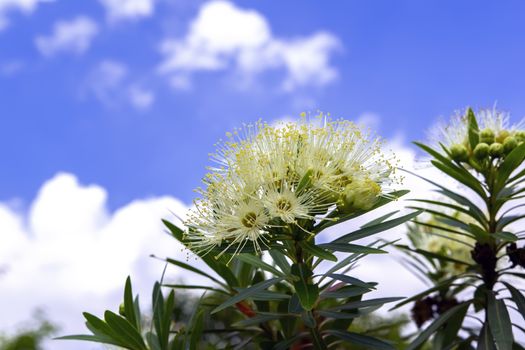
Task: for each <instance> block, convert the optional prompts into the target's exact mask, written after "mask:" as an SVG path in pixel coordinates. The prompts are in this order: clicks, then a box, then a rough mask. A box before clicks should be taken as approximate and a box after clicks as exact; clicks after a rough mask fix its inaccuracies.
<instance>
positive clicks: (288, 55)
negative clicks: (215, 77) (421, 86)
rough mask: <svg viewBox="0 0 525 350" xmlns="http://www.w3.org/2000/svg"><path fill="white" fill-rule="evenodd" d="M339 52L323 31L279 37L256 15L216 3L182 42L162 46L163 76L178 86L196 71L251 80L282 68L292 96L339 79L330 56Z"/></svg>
mask: <svg viewBox="0 0 525 350" xmlns="http://www.w3.org/2000/svg"><path fill="white" fill-rule="evenodd" d="M339 48H340V42H339V40H338V39H337V38H336V37H335V36H334V35H332V34H330V33H328V32H324V31H321V32H318V33H315V34H313V35H311V36H308V37H302V38H294V39H283V38H279V37H276V36H274V35H273V34H272V32H271V29H270V25H269V24H268V21H267V20H266V18H265V17H264V16H263V15H261V14H260V13H258V12H257V11H255V10H246V9H242V8H239V7H237V6H235V5H234V4H233V3H231V2H228V1H224V0H214V1H210V2H207V3H205V4H204V5H203V6H202V7H201V9H200V11H199V13H198V15H197V17H196V18H195V19H194V20H193V21H192V22H191V24H190V27H189V30H188V33H187V34H186V36H185V37H184V38H178V39H165V40H163V41H162V43H161V52H162V54H163V55H164V59H163V61H162V63H161V64H160V66H159V71H160V72H161V73H164V74H167V75H169V76H170V77H172V81H173V77H175V78H176V80H175V81H176V82H178V81H180V79H178V77H184V78H186V79H188V77H189V75H190V74H191V73H193V72H197V71H220V70H226V69H229V68H234V69H236V70H237V71H238V72H239V73H241V74H242V75H244V76H246V77H252V76H254V75H256V74H258V73H261V72H263V71H266V70H269V69H284V70H285V71H286V77H285V79H284V82H283V85H282V87H283V89H285V90H288V91H290V90H294V89H295V88H298V87H301V86H307V85H310V86H323V85H326V84H328V83H330V82H332V81H333V80H335V79H336V78H337V75H338V74H337V70H336V69H335V68H334V67H332V66H331V65H330V57H331V55H332V53H333V52H334V51H335V50H337V49H339ZM178 86H179V85H178V84H177V85H175V87H178ZM182 86H183V87H187V84H183V85H182Z"/></svg>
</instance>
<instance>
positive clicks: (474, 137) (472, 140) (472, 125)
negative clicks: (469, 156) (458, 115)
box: [467, 107, 479, 150]
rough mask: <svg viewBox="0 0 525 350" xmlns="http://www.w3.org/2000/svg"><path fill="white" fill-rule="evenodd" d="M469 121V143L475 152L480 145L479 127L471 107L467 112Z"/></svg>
mask: <svg viewBox="0 0 525 350" xmlns="http://www.w3.org/2000/svg"><path fill="white" fill-rule="evenodd" d="M467 120H468V141H469V144H470V149H471V150H473V149H474V148H476V146H477V145H478V143H479V126H478V122H477V120H476V115H475V114H474V111H473V110H472V108H470V107H469V109H468V110H467Z"/></svg>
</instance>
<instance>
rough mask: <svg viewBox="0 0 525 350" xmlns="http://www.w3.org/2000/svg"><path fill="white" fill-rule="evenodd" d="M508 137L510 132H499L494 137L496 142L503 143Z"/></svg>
mask: <svg viewBox="0 0 525 350" xmlns="http://www.w3.org/2000/svg"><path fill="white" fill-rule="evenodd" d="M509 136H510V132H508V131H507V130H501V131H500V132H499V133H498V135H497V136H496V142H499V143H503V141H505V139H506V138H507V137H509Z"/></svg>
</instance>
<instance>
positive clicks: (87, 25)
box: [35, 16, 98, 57]
mask: <svg viewBox="0 0 525 350" xmlns="http://www.w3.org/2000/svg"><path fill="white" fill-rule="evenodd" d="M97 33H98V26H97V24H96V23H95V22H94V21H93V20H92V19H90V18H89V17H85V16H79V17H76V18H74V19H72V20H70V21H58V22H56V23H55V25H54V28H53V33H52V34H51V35H49V36H38V37H37V38H36V39H35V45H36V47H37V49H38V50H39V51H40V53H41V54H42V55H44V56H47V57H50V56H54V55H56V54H57V53H61V52H66V53H73V54H82V53H84V52H85V51H87V50H88V49H89V47H90V46H91V41H92V40H93V38H94V37H95V35H97Z"/></svg>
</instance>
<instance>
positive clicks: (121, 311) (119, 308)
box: [118, 303, 126, 316]
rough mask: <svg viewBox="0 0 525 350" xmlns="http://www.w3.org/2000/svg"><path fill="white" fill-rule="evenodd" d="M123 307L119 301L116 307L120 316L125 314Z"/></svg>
mask: <svg viewBox="0 0 525 350" xmlns="http://www.w3.org/2000/svg"><path fill="white" fill-rule="evenodd" d="M125 309H126V308H125V307H124V303H121V304H120V305H119V307H118V313H119V315H120V316H126V312H125V311H124V310H125Z"/></svg>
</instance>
